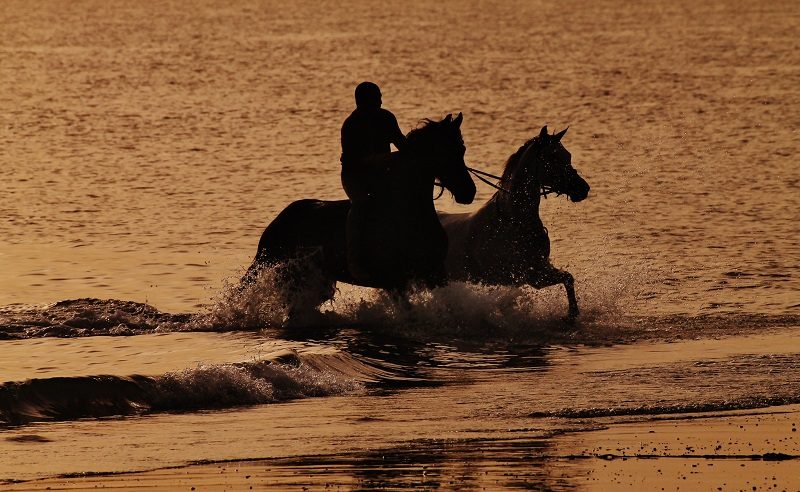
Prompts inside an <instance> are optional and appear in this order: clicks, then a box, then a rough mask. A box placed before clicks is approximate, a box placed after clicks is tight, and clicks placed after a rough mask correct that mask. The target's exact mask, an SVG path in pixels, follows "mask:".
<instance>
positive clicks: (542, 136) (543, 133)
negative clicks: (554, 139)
mask: <svg viewBox="0 0 800 492" xmlns="http://www.w3.org/2000/svg"><path fill="white" fill-rule="evenodd" d="M547 136H548V134H547V125H544V126H543V127H542V131H540V132H539V138H540V139H542V140H544V139H545V138H547Z"/></svg>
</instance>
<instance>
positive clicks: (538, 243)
mask: <svg viewBox="0 0 800 492" xmlns="http://www.w3.org/2000/svg"><path fill="white" fill-rule="evenodd" d="M471 244H472V246H473V247H472V248H470V249H471V251H470V254H469V259H468V261H469V264H470V266H469V267H468V268H469V270H470V271H471V274H472V277H473V278H474V279H476V280H480V281H483V282H487V283H501V284H507V283H515V282H516V281H517V280H521V279H522V278H524V277H526V276H527V273H528V272H529V271H530V270H532V269H537V268H540V267H541V265H543V264H545V263H547V261H548V258H549V256H550V239H549V237H548V236H547V231H546V230H544V228H542V229H541V230H536V229H535V228H530V227H528V228H523V227H519V226H517V225H515V224H497V225H496V226H495V227H491V228H486V229H484V230H483V231H482V234H481V233H480V232H479V231H475V234H474V235H473V239H472V241H471Z"/></svg>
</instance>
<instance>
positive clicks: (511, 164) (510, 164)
mask: <svg viewBox="0 0 800 492" xmlns="http://www.w3.org/2000/svg"><path fill="white" fill-rule="evenodd" d="M538 141H539V136H538V135H537V136H535V137H533V138H532V139H530V140H528V141H527V142H525V143H524V144H522V145H521V146H520V148H518V149H517V151H516V152H514V153H513V154H511V155H510V156H509V157H508V160H506V164H505V167H503V174H502V175H501V177H500V184H501V185H508V184H509V183H510V182H511V179H512V178H513V177H514V173H515V172H516V171H517V163H518V162H519V159H520V157H522V154H523V153H524V152H525V150H526V149H527V148H528V146H529V145H535V144H536V143H537V142H538Z"/></svg>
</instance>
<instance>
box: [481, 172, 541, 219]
mask: <svg viewBox="0 0 800 492" xmlns="http://www.w3.org/2000/svg"><path fill="white" fill-rule="evenodd" d="M540 188H541V184H540V182H539V180H538V179H536V176H534V177H533V179H531V180H530V182H529V183H526V184H525V186H513V185H512V186H511V187H510V190H509V191H508V192H505V191H498V192H496V193H495V194H494V196H493V197H492V201H494V202H495V210H496V213H497V214H498V216H499V217H498V218H499V219H501V220H504V221H507V222H508V223H509V224H512V225H513V226H517V227H524V228H530V227H535V228H542V227H543V226H542V221H541V219H540V218H539V204H540V202H541V195H540V194H539V189H540Z"/></svg>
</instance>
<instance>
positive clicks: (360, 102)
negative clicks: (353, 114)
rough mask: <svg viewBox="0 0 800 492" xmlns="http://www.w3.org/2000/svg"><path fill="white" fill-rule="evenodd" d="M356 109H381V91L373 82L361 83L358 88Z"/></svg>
mask: <svg viewBox="0 0 800 492" xmlns="http://www.w3.org/2000/svg"><path fill="white" fill-rule="evenodd" d="M356 107H358V108H361V109H378V108H380V107H381V90H380V88H379V87H378V86H377V85H376V84H375V83H373V82H361V83H360V84H358V86H357V87H356Z"/></svg>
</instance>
